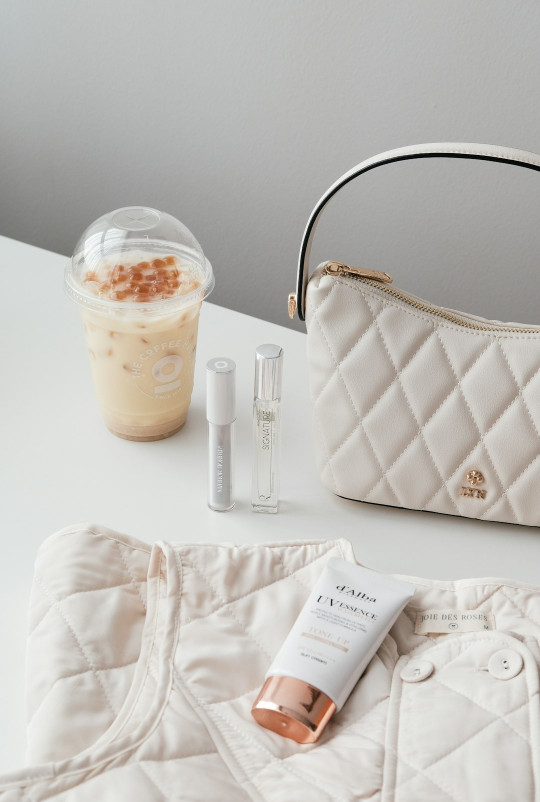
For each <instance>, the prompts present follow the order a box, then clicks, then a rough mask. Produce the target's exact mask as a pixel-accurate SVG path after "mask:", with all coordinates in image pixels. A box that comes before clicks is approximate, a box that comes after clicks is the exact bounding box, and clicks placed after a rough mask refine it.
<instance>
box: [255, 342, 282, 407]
mask: <svg viewBox="0 0 540 802" xmlns="http://www.w3.org/2000/svg"><path fill="white" fill-rule="evenodd" d="M282 373H283V348H281V347H280V346H279V345H270V344H268V345H259V347H258V348H257V349H256V350H255V398H260V399H261V400H262V401H274V400H275V399H277V398H281V376H282Z"/></svg>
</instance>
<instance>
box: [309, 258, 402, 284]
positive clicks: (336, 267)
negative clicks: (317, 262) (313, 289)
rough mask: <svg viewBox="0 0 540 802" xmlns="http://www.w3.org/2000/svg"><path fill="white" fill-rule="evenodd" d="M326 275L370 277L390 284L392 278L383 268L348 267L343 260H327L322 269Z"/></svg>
mask: <svg viewBox="0 0 540 802" xmlns="http://www.w3.org/2000/svg"><path fill="white" fill-rule="evenodd" d="M323 272H324V273H325V275H327V276H354V277H356V278H370V279H371V280H372V281H382V282H383V283H384V284H391V283H392V281H393V279H392V276H389V275H388V273H385V272H384V271H383V270H370V269H369V268H368V267H349V265H344V264H343V262H327V263H326V265H325V267H324V271H323Z"/></svg>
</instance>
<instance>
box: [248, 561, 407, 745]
mask: <svg viewBox="0 0 540 802" xmlns="http://www.w3.org/2000/svg"><path fill="white" fill-rule="evenodd" d="M414 590H415V589H414V586H413V585H410V584H409V583H407V582H402V581H401V580H399V579H394V578H393V577H390V576H386V575H384V574H379V573H377V572H376V571H370V570H369V569H367V568H362V567H360V566H358V565H355V564H353V563H349V562H346V561H345V560H339V559H337V558H335V557H334V558H332V559H330V560H329V561H328V563H327V564H326V567H325V568H324V570H323V572H322V574H321V576H320V578H319V580H318V582H317V584H316V585H315V587H314V588H313V590H312V591H311V592H310V594H309V597H308V600H307V602H306V603H305V605H304V607H303V609H302V611H301V613H300V615H299V616H298V618H297V619H296V622H295V623H294V625H293V628H292V629H291V631H290V633H289V635H288V636H287V638H286V640H285V642H284V643H283V646H282V647H281V649H280V650H279V652H278V654H277V655H276V657H275V658H274V661H273V663H272V665H271V666H270V668H269V670H268V672H267V674H266V678H265V679H266V681H265V683H264V685H263V687H262V690H261V692H260V693H259V695H258V697H257V699H256V700H255V703H254V705H253V707H252V710H251V713H252V715H253V717H254V718H255V720H256V721H257V722H258V723H259V724H260V725H261V726H263V727H266V729H269V730H272V731H273V732H277V733H278V734H279V735H283V736H284V737H285V738H291V739H292V740H293V741H296V742H297V743H301V744H306V743H313V742H314V741H316V740H317V738H318V737H319V735H320V734H321V732H322V731H323V729H324V727H325V726H326V724H327V722H328V720H329V719H330V718H331V716H332V715H333V714H334V713H335V712H336V711H338V710H341V708H342V707H343V705H344V704H345V702H346V700H347V698H348V696H349V694H350V693H351V691H352V690H353V688H354V686H355V685H356V683H357V682H358V680H359V678H360V676H361V675H362V674H363V672H364V670H365V669H366V667H367V665H368V663H369V662H370V660H371V658H372V657H373V656H374V654H375V652H376V651H377V649H378V648H379V646H380V645H381V643H382V641H383V640H384V638H385V636H386V634H387V633H388V631H389V629H390V628H391V626H392V624H393V623H394V622H395V620H396V618H397V617H398V615H399V614H400V613H401V611H402V610H403V608H404V607H405V605H406V604H407V602H408V601H409V599H410V598H411V597H412V596H413V594H414Z"/></svg>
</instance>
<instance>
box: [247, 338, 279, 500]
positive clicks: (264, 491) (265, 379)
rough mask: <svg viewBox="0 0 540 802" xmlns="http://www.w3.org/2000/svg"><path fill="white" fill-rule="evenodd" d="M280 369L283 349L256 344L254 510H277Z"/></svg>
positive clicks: (252, 496)
mask: <svg viewBox="0 0 540 802" xmlns="http://www.w3.org/2000/svg"><path fill="white" fill-rule="evenodd" d="M282 372H283V348H281V347H280V346H279V345H270V344H268V345H259V347H258V348H257V349H256V351H255V391H254V399H253V483H252V492H251V506H252V509H253V512H267V513H276V512H277V511H278V499H279V459H280V453H279V452H280V434H281V433H280V426H281V376H282Z"/></svg>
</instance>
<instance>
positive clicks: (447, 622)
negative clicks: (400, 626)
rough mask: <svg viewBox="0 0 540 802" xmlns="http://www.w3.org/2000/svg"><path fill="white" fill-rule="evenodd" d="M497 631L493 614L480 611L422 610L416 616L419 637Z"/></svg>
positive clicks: (416, 630)
mask: <svg viewBox="0 0 540 802" xmlns="http://www.w3.org/2000/svg"><path fill="white" fill-rule="evenodd" d="M484 629H495V619H494V617H493V613H481V612H479V611H478V610H422V611H421V612H419V613H417V614H416V624H415V627H414V631H415V633H416V634H417V635H426V634H428V633H435V634H441V633H448V632H478V631H480V630H484Z"/></svg>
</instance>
